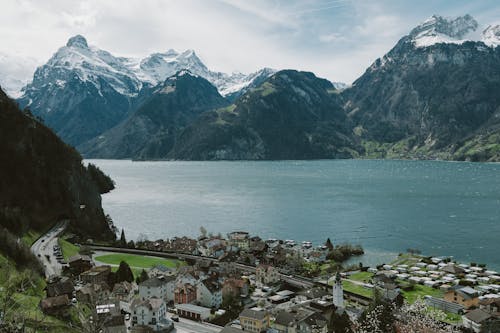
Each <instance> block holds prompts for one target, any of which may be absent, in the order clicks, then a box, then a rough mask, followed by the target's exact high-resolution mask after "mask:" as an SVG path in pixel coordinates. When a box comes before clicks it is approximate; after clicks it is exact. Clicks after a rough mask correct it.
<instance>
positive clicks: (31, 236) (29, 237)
mask: <svg viewBox="0 0 500 333" xmlns="http://www.w3.org/2000/svg"><path fill="white" fill-rule="evenodd" d="M40 236H41V233H40V232H38V231H34V230H30V231H28V232H27V233H25V234H24V235H23V237H22V240H23V242H24V244H26V245H28V246H31V245H33V243H34V242H35V241H36V240H37V239H38V238H39V237H40Z"/></svg>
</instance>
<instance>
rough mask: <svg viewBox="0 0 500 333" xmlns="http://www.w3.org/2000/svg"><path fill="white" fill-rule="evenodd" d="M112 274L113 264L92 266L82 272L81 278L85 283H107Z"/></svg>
mask: <svg viewBox="0 0 500 333" xmlns="http://www.w3.org/2000/svg"><path fill="white" fill-rule="evenodd" d="M110 274H111V266H108V265H103V266H96V267H92V268H91V269H89V270H88V271H85V272H83V273H81V274H80V278H81V279H82V281H83V282H85V283H94V284H99V283H107V282H108V278H109V275H110Z"/></svg>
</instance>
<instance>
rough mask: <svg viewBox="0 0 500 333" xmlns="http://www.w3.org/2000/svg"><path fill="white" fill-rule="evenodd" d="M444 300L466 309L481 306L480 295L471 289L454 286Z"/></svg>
mask: <svg viewBox="0 0 500 333" xmlns="http://www.w3.org/2000/svg"><path fill="white" fill-rule="evenodd" d="M443 298H444V300H445V301H448V302H452V303H456V304H460V305H462V306H463V307H464V308H465V309H470V308H471V307H477V306H478V305H479V294H478V292H477V291H476V290H474V289H473V288H471V287H464V286H460V285H457V286H454V287H452V288H451V289H450V290H448V291H447V292H446V293H445V294H444V297H443Z"/></svg>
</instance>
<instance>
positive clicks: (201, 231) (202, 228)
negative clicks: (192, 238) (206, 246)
mask: <svg viewBox="0 0 500 333" xmlns="http://www.w3.org/2000/svg"><path fill="white" fill-rule="evenodd" d="M200 234H201V237H203V238H205V237H207V229H205V227H204V226H201V227H200Z"/></svg>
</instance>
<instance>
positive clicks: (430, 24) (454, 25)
mask: <svg viewBox="0 0 500 333" xmlns="http://www.w3.org/2000/svg"><path fill="white" fill-rule="evenodd" d="M477 28H478V23H477V21H476V20H475V19H474V18H473V17H472V16H470V15H465V16H459V17H457V18H454V19H449V18H444V17H442V16H438V15H433V16H431V17H430V18H429V19H427V20H425V21H424V22H423V23H422V24H420V25H418V26H417V27H415V28H414V29H413V30H412V31H411V32H410V35H409V37H410V38H411V40H412V41H413V43H414V45H415V46H416V47H426V46H430V45H434V44H437V43H454V44H461V43H463V42H465V41H467V40H471V38H474V37H475V36H473V33H474V32H475V31H476V30H477Z"/></svg>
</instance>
